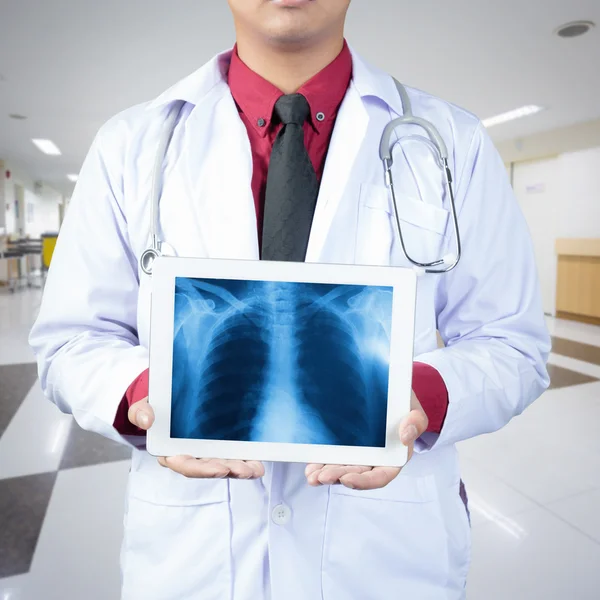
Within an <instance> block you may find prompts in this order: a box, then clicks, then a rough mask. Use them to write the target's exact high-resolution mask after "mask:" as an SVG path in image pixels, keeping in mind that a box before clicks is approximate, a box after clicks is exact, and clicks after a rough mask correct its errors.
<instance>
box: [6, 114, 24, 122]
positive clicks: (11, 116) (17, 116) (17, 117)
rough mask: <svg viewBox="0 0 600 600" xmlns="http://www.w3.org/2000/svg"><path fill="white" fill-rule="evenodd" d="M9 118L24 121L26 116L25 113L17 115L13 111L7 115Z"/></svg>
mask: <svg viewBox="0 0 600 600" xmlns="http://www.w3.org/2000/svg"><path fill="white" fill-rule="evenodd" d="M8 116H9V117H10V118H11V119H14V120H15V121H24V120H25V119H26V118H27V117H26V116H25V115H18V114H16V113H13V114H12V115H8Z"/></svg>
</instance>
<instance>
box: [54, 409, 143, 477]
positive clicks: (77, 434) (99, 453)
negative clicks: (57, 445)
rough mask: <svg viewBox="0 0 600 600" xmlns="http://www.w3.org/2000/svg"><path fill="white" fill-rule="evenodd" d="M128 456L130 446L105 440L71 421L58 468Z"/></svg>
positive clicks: (129, 456) (120, 458)
mask: <svg viewBox="0 0 600 600" xmlns="http://www.w3.org/2000/svg"><path fill="white" fill-rule="evenodd" d="M129 458H131V448H128V447H127V446H123V445H122V444H117V443H116V442H113V441H112V440H107V439H106V438H103V437H102V436H100V435H98V434H96V433H91V432H89V431H85V430H83V429H81V427H79V425H77V423H76V422H75V421H73V422H72V423H71V431H70V432H69V439H68V440H67V443H66V445H65V451H64V452H63V456H62V460H61V463H60V468H61V469H74V468H76V467H89V466H92V465H99V464H102V463H109V462H115V461H118V460H127V459H129Z"/></svg>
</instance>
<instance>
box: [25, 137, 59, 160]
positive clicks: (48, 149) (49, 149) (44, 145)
mask: <svg viewBox="0 0 600 600" xmlns="http://www.w3.org/2000/svg"><path fill="white" fill-rule="evenodd" d="M31 141H32V142H33V143H34V144H35V145H36V146H37V147H38V149H39V150H41V151H42V152H43V153H44V154H49V155H50V156H60V155H61V154H62V152H61V151H60V150H59V149H58V146H57V145H56V144H55V143H54V142H53V141H51V140H39V139H36V140H31Z"/></svg>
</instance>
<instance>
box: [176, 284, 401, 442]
mask: <svg viewBox="0 0 600 600" xmlns="http://www.w3.org/2000/svg"><path fill="white" fill-rule="evenodd" d="M392 300H393V289H392V288H391V287H381V286H368V285H339V284H315V283H288V282H269V281H240V280H223V279H190V278H177V280H176V286H175V312H174V314H175V317H174V318H175V323H174V333H173V390H172V391H173V394H172V407H171V436H172V437H174V438H187V439H190V438H191V439H203V440H233V441H244V442H279V443H298V444H322V445H340V446H368V447H380V448H383V447H385V438H386V415H387V402H388V380H389V358H390V333H391V326H392Z"/></svg>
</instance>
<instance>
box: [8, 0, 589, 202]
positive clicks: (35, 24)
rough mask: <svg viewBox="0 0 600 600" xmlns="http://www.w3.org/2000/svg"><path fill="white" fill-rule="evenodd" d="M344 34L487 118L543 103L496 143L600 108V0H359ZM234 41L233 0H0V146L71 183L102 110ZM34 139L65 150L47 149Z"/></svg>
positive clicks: (501, 130)
mask: <svg viewBox="0 0 600 600" xmlns="http://www.w3.org/2000/svg"><path fill="white" fill-rule="evenodd" d="M320 1H326V0H320ZM579 19H587V20H592V21H595V22H596V23H597V24H598V27H596V28H595V29H594V30H592V32H590V33H588V34H587V35H586V36H584V37H582V38H577V39H572V40H563V39H560V38H558V37H557V36H555V35H553V31H554V30H555V28H556V27H557V26H559V25H561V24H563V23H566V22H569V21H573V20H579ZM347 38H348V40H349V41H350V43H351V44H352V45H353V47H354V48H355V49H356V50H358V51H359V52H361V53H362V54H363V56H364V57H365V58H367V59H368V60H369V61H370V62H373V63H375V64H377V65H378V66H380V67H382V68H383V69H386V70H388V71H389V72H390V73H393V74H394V75H395V76H396V77H397V78H399V79H400V80H401V81H403V82H404V83H407V84H409V85H412V86H415V87H418V88H421V89H424V90H426V91H428V92H431V93H433V94H436V95H438V96H441V97H443V98H444V99H447V100H449V101H451V102H455V103H457V104H459V105H461V106H463V107H465V108H467V109H469V110H471V111H473V112H474V113H476V114H477V115H478V116H480V117H481V118H486V117H490V116H493V115H496V114H498V113H502V112H505V111H508V110H511V109H514V108H518V107H520V106H523V105H526V104H540V105H542V106H545V107H547V108H548V110H547V111H545V112H543V113H540V114H538V115H536V116H533V117H529V118H526V119H523V120H520V121H517V122H513V123H510V124H506V125H502V126H498V127H497V128H493V129H491V130H490V132H491V133H492V136H493V137H494V139H495V140H497V141H502V140H506V139H512V138H517V137H522V136H526V135H531V134H534V133H538V132H541V131H546V130H550V129H554V128H556V127H561V126H567V125H570V124H573V123H578V122H584V121H587V120H591V119H596V118H600V102H599V100H598V99H599V97H600V68H599V67H598V65H599V64H600V2H599V1H598V0H495V1H492V0H452V1H448V0H419V1H416V2H415V1H412V2H409V1H408V0H354V1H353V2H352V8H351V12H350V15H349V21H348V29H347ZM233 40H234V32H233V27H232V23H231V20H230V17H229V13H228V7H227V2H226V1H225V0H168V1H167V0H126V1H123V0H102V1H98V0H94V1H92V0H52V1H44V2H42V1H41V0H2V2H0V158H4V159H6V160H8V161H10V162H12V164H14V165H15V167H16V168H19V169H22V170H24V171H25V172H27V173H28V174H29V175H30V176H31V177H33V178H34V179H36V180H40V181H45V182H46V183H48V184H50V185H51V186H53V187H55V188H56V189H57V190H59V191H61V192H62V193H65V194H69V193H70V192H71V190H72V185H71V184H70V183H69V182H68V181H67V179H66V175H67V174H68V173H77V171H78V170H79V168H80V165H81V163H82V161H83V158H84V157H85V153H86V151H87V149H88V147H89V145H90V143H91V141H92V139H93V136H94V134H95V132H96V131H97V130H98V128H99V127H100V126H101V125H102V123H103V122H104V121H106V120H107V119H108V118H109V117H111V116H112V115H114V114H115V113H117V112H119V111H121V110H122V109H124V108H126V107H128V106H131V105H133V104H137V103H139V102H143V101H145V100H148V99H151V98H153V97H154V96H156V95H158V94H159V93H160V92H161V91H162V90H164V89H166V88H167V87H169V86H170V85H171V84H172V83H174V82H175V81H177V80H178V79H180V78H182V77H184V76H185V75H187V74H189V73H191V72H193V71H194V70H196V69H197V68H198V67H199V66H200V65H201V64H202V63H203V62H205V61H206V60H208V59H209V58H210V57H211V56H212V55H213V54H215V53H217V52H219V51H221V50H223V49H225V48H227V47H229V46H231V45H232V43H233ZM10 113H19V114H22V115H26V116H27V117H28V118H27V120H25V121H14V120H12V119H9V118H8V115H9V114H10ZM34 137H36V138H49V139H51V140H53V141H54V142H55V143H56V144H57V145H58V146H59V148H60V149H61V150H62V152H63V155H62V156H60V157H50V156H45V155H43V154H42V153H40V152H39V151H38V150H37V149H36V148H35V147H34V146H33V144H32V143H31V138H34Z"/></svg>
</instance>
